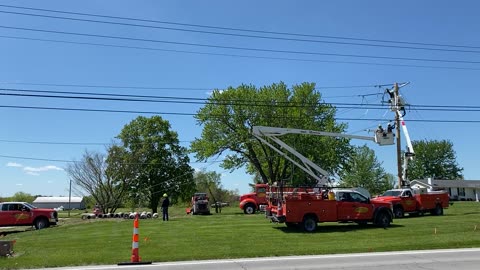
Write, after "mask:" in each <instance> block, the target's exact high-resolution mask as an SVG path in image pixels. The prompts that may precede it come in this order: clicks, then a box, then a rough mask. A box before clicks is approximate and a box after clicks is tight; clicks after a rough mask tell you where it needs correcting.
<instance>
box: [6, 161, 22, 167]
mask: <svg viewBox="0 0 480 270" xmlns="http://www.w3.org/2000/svg"><path fill="white" fill-rule="evenodd" d="M7 167H23V166H22V164H18V163H15V162H8V163H7Z"/></svg>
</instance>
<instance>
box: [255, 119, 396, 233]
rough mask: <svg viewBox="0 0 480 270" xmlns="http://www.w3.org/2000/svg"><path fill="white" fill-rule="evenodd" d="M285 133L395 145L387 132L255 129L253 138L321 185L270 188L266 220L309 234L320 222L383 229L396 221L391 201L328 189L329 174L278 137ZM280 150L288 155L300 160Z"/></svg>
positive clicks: (342, 190) (346, 190)
mask: <svg viewBox="0 0 480 270" xmlns="http://www.w3.org/2000/svg"><path fill="white" fill-rule="evenodd" d="M285 134H303V135H315V136H330V137H337V138H338V137H342V138H350V139H352V138H354V139H363V140H369V141H374V142H376V143H377V144H379V145H392V144H393V133H390V134H389V133H388V131H387V132H386V133H383V132H376V133H375V136H373V137H367V136H357V135H349V134H342V133H333V132H322V131H314V130H303V129H292V128H278V127H265V126H254V127H253V136H255V137H256V138H257V139H258V140H259V141H260V142H262V143H263V144H265V145H267V146H269V147H270V148H271V149H273V150H274V151H276V152H277V153H279V154H280V155H282V156H283V157H285V158H286V159H287V160H289V161H290V162H292V163H293V164H294V165H296V166H297V167H298V168H300V169H302V170H303V171H304V172H306V173H307V174H308V175H310V176H311V177H312V178H313V179H315V180H317V185H318V186H317V187H313V188H303V189H302V188H293V189H292V188H290V189H288V190H285V188H284V187H283V186H282V184H280V185H279V186H276V185H273V186H270V190H269V192H267V204H268V205H267V208H266V216H267V218H269V219H271V221H273V222H278V223H285V224H286V225H287V226H296V225H301V227H302V228H303V229H304V230H305V231H307V232H313V231H315V230H316V229H317V224H318V223H319V222H356V223H358V224H366V223H368V222H371V223H373V224H376V225H378V226H381V227H387V226H389V225H390V223H391V222H392V221H393V212H392V211H393V207H392V204H391V203H390V202H382V201H378V202H372V201H371V200H370V195H369V194H368V192H365V190H359V189H332V188H330V187H328V186H329V173H328V172H327V171H325V170H323V169H322V168H321V167H320V166H318V165H317V164H315V163H314V162H312V161H311V160H309V159H308V158H306V157H305V156H303V155H302V154H300V153H299V152H297V151H296V150H295V149H294V148H293V147H291V146H289V145H288V144H286V143H285V142H283V141H282V140H281V139H280V138H279V137H280V136H282V135H285ZM274 144H276V145H274ZM281 149H284V150H285V151H287V152H289V153H290V154H292V155H293V156H295V157H296V158H297V159H298V160H299V161H297V160H295V159H294V158H293V157H291V156H290V155H288V154H286V153H285V152H284V151H282V150H281Z"/></svg>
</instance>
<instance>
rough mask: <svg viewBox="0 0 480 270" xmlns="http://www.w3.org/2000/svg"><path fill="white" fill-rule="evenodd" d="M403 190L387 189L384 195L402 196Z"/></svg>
mask: <svg viewBox="0 0 480 270" xmlns="http://www.w3.org/2000/svg"><path fill="white" fill-rule="evenodd" d="M401 193H402V191H401V190H387V191H386V192H385V193H383V195H382V196H400V194H401Z"/></svg>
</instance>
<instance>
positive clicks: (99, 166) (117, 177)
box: [66, 151, 128, 213]
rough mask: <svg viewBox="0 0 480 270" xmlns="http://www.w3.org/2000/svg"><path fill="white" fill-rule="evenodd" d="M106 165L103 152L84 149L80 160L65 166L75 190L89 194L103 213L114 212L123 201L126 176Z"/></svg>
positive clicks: (125, 190)
mask: <svg viewBox="0 0 480 270" xmlns="http://www.w3.org/2000/svg"><path fill="white" fill-rule="evenodd" d="M108 167H109V164H108V162H107V160H106V156H105V154H102V153H98V152H88V151H86V152H85V153H84V154H83V157H82V159H81V160H80V161H78V162H74V163H71V164H69V165H68V166H67V168H66V172H67V174H68V175H69V177H70V179H71V181H72V184H73V188H74V189H75V190H76V191H77V192H79V193H80V194H85V193H86V194H89V195H90V196H91V197H92V198H93V199H94V201H95V203H96V204H98V205H99V207H100V209H101V210H102V212H103V213H114V212H115V211H116V209H117V208H118V207H120V205H121V204H122V202H123V198H124V196H125V194H126V192H127V188H128V178H127V177H125V175H124V174H122V173H121V171H120V170H114V169H112V168H110V169H109V168H108Z"/></svg>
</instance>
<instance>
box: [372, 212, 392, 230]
mask: <svg viewBox="0 0 480 270" xmlns="http://www.w3.org/2000/svg"><path fill="white" fill-rule="evenodd" d="M375 225H377V226H378V227H382V228H387V227H388V226H390V217H389V216H388V214H387V213H386V212H385V211H381V212H380V213H378V214H377V216H376V217H375Z"/></svg>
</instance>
